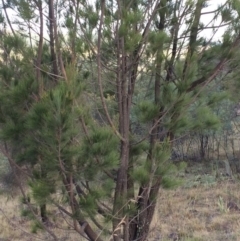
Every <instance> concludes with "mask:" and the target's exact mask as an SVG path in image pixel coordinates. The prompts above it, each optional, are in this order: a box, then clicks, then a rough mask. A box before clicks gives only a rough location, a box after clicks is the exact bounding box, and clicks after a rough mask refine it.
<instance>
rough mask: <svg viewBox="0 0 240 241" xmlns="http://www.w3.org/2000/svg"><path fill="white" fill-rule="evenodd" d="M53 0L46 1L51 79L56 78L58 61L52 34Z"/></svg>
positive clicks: (53, 18)
mask: <svg viewBox="0 0 240 241" xmlns="http://www.w3.org/2000/svg"><path fill="white" fill-rule="evenodd" d="M53 1H54V0H49V1H48V9H49V32H50V52H51V61H52V68H53V79H54V80H55V81H57V80H58V76H59V73H58V63H57V56H56V45H55V34H54V24H55V14H54V3H53Z"/></svg>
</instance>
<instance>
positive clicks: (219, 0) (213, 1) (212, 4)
mask: <svg viewBox="0 0 240 241" xmlns="http://www.w3.org/2000/svg"><path fill="white" fill-rule="evenodd" d="M224 3H226V0H209V1H208V4H209V6H208V7H207V8H205V9H204V10H203V11H202V13H204V12H211V11H213V10H215V9H216V8H217V6H218V5H221V4H224ZM212 17H213V14H205V15H202V17H201V22H203V23H204V24H208V23H209V22H210V21H211V20H212ZM220 21H221V18H219V19H218V20H217V21H216V22H215V24H214V25H218V24H220ZM210 26H211V25H210ZM225 30H226V27H221V28H219V29H218V31H217V33H216V34H215V36H214V38H213V40H214V41H217V40H221V36H222V35H223V33H224V31H225ZM202 36H204V37H208V36H212V30H211V29H206V30H204V32H203V33H202Z"/></svg>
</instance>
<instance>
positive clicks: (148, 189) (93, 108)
mask: <svg viewBox="0 0 240 241" xmlns="http://www.w3.org/2000/svg"><path fill="white" fill-rule="evenodd" d="M215 2H216V1H213V0H212V1H207V0H178V1H177V0H176V1H175V0H150V1H144V0H131V1H129V0H124V1H117V0H101V1H94V0H93V1H86V0H69V1H62V0H60V1H54V0H49V1H42V0H33V1H28V0H20V1H12V0H11V1H6V0H2V3H1V10H2V12H1V15H0V21H1V31H0V38H1V41H0V49H1V51H0V54H1V57H0V89H1V91H0V141H1V145H0V147H1V148H0V151H1V152H2V153H3V154H4V155H5V156H6V157H7V158H8V161H9V163H10V165H11V167H12V168H15V169H18V170H21V171H24V172H26V175H25V176H24V178H25V179H26V180H27V184H28V187H26V186H25V185H22V184H21V183H22V182H21V179H20V178H19V187H20V189H21V192H22V195H23V197H24V199H25V201H26V203H27V207H28V211H29V214H28V215H29V218H32V219H33V222H34V223H35V226H34V231H37V230H38V229H44V230H45V231H46V232H48V233H49V234H50V235H51V236H52V238H53V240H59V237H58V234H57V232H56V233H55V232H54V231H53V230H51V229H50V228H49V225H48V224H49V222H54V218H53V217H52V216H51V211H49V210H53V209H58V210H60V211H61V212H62V213H63V214H64V215H65V216H66V219H67V220H71V221H70V222H71V225H72V228H73V229H74V230H75V231H76V232H77V233H78V234H79V235H80V236H83V237H85V238H86V239H88V240H92V241H93V240H98V241H101V240H108V239H112V240H114V241H120V240H124V241H133V240H138V241H144V240H146V239H147V236H148V234H149V232H150V224H151V221H152V218H153V214H154V211H155V206H156V202H157V197H158V194H159V190H160V187H164V188H171V187H173V186H175V185H177V184H178V183H179V180H177V178H176V173H177V171H178V169H179V168H181V165H180V166H176V165H174V163H173V162H172V161H171V158H170V157H171V153H172V147H173V144H174V141H175V140H176V139H177V138H178V137H180V136H181V135H184V134H186V133H189V132H190V131H193V130H201V131H202V130H203V131H208V130H215V129H218V128H219V126H220V125H221V121H220V119H219V118H218V117H217V115H216V114H215V113H214V111H213V109H212V106H213V105H217V104H218V103H219V102H220V101H221V100H222V99H223V98H226V96H227V95H226V89H219V90H218V91H213V89H214V88H216V86H219V84H218V83H221V82H222V81H224V80H226V79H227V78H230V77H231V76H233V75H234V74H235V76H237V75H236V71H239V70H238V69H239V68H238V62H239V61H238V58H239V56H240V55H239V49H240V48H239V45H240V32H239V29H240V26H239V24H240V21H239V18H240V3H239V1H237V0H227V1H225V2H223V3H222V4H219V5H214V6H215V9H214V10H211V11H207V9H208V8H207V7H208V5H211V4H213V3H215ZM12 12H14V14H15V15H16V17H15V19H14V17H13V16H14V14H12ZM205 18H209V21H207V22H206V21H205ZM223 27H224V28H225V31H224V33H223V34H222V36H221V38H220V39H219V40H218V41H217V40H215V38H214V36H215V35H216V32H217V31H221V28H223ZM209 29H210V30H211V34H209V35H207V36H205V33H209ZM207 31H208V32H207ZM214 41H215V42H214ZM233 72H234V74H233ZM233 79H234V81H236V82H237V80H238V79H237V77H234V78H233ZM16 176H17V175H16ZM16 178H18V177H16ZM28 197H30V198H31V201H30V199H28ZM33 204H34V205H36V206H38V207H39V209H40V214H39V215H38V214H37V213H36V212H35V211H34V210H33V208H32V207H33Z"/></svg>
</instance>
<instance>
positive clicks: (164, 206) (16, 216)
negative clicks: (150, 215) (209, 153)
mask: <svg viewBox="0 0 240 241" xmlns="http://www.w3.org/2000/svg"><path fill="white" fill-rule="evenodd" d="M220 171H221V170H220ZM223 172H224V170H223ZM180 176H181V177H182V178H183V184H182V185H181V186H180V187H178V188H177V189H175V190H163V189H162V190H160V192H159V198H158V205H157V211H156V213H155V216H154V219H153V222H152V226H151V232H150V235H149V241H170V240H172V241H177V240H182V241H238V240H240V192H239V189H240V181H239V180H238V179H237V178H231V177H228V176H225V175H224V173H220V175H216V172H215V171H214V169H211V168H210V166H209V165H208V166H207V167H206V165H205V164H199V163H198V164H195V165H194V167H189V168H188V170H187V172H182V173H180ZM20 210H21V206H20V205H19V200H18V199H17V198H14V195H12V196H11V195H10V196H8V198H6V197H4V196H3V195H1V198H0V223H1V225H0V240H1V241H35V240H36V241H37V240H49V239H48V237H47V236H46V235H45V234H41V233H39V234H32V233H31V231H30V230H31V226H30V223H29V222H28V221H27V220H26V219H25V218H24V217H21V215H20ZM51 228H52V229H54V230H53V231H56V232H57V233H58V234H59V235H61V241H64V240H67V241H73V240H74V241H75V240H81V238H80V239H79V236H78V235H76V236H75V235H74V234H73V233H71V230H70V229H69V230H68V231H66V230H62V229H58V228H57V227H51Z"/></svg>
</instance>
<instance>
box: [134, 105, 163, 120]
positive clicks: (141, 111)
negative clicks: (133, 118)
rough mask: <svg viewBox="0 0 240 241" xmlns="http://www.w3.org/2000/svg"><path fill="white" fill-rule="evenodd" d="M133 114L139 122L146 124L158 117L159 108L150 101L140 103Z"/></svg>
mask: <svg viewBox="0 0 240 241" xmlns="http://www.w3.org/2000/svg"><path fill="white" fill-rule="evenodd" d="M135 113H136V115H137V117H138V118H139V120H140V121H142V122H144V123H146V122H148V121H151V120H153V119H154V118H155V117H157V116H158V113H159V107H158V106H157V105H156V104H154V103H152V102H150V101H142V102H140V103H139V104H138V105H137V107H136V112H135Z"/></svg>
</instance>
